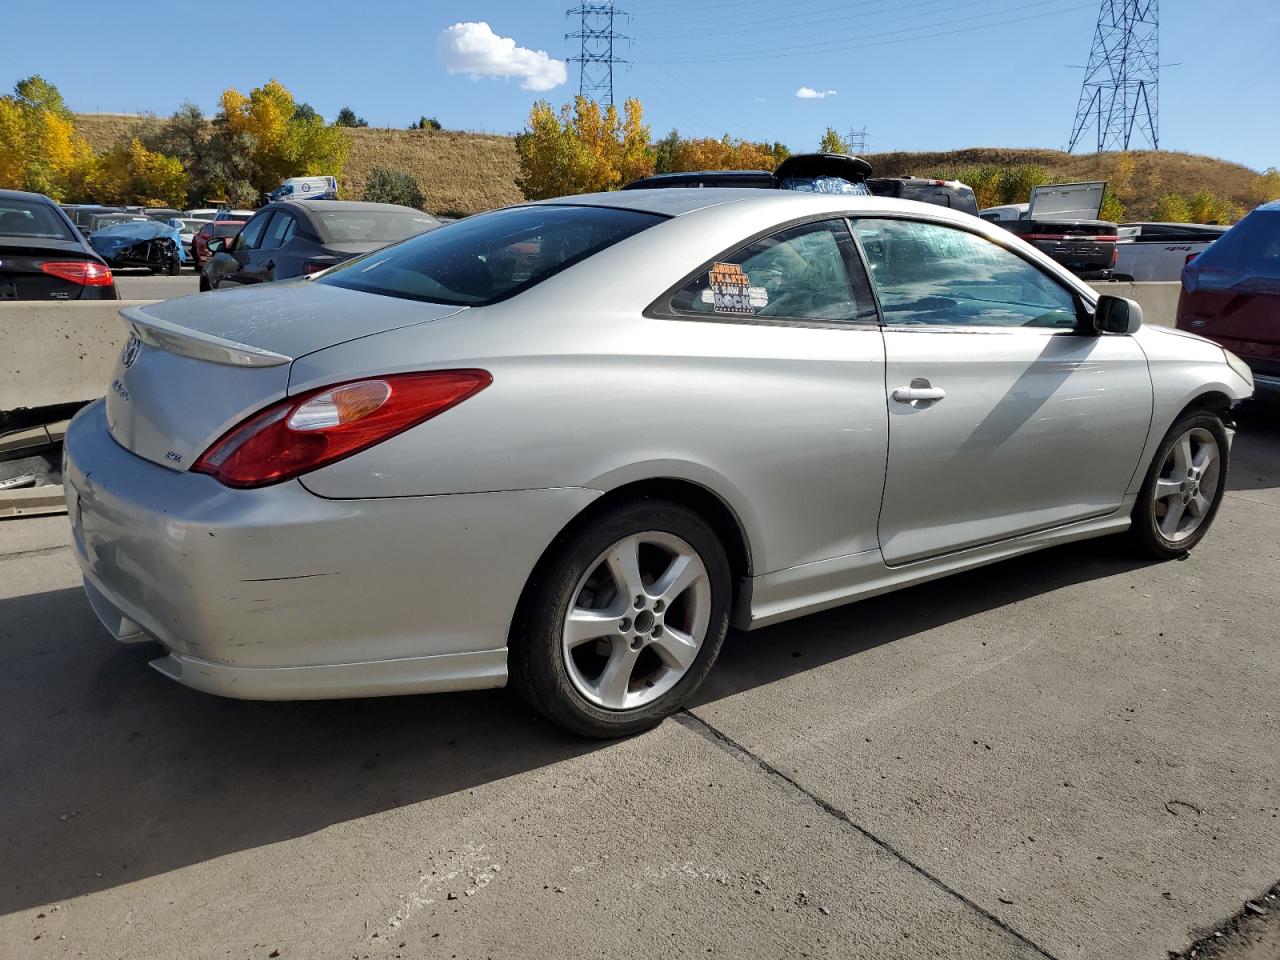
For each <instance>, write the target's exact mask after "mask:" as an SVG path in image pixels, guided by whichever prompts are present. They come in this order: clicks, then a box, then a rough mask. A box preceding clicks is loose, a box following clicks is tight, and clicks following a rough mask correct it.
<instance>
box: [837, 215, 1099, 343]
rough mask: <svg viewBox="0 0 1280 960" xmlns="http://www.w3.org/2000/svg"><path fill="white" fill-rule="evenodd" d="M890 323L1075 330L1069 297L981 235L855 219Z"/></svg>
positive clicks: (934, 226) (912, 223)
mask: <svg viewBox="0 0 1280 960" xmlns="http://www.w3.org/2000/svg"><path fill="white" fill-rule="evenodd" d="M854 230H855V232H856V233H857V234H858V240H859V241H860V242H861V243H862V249H863V250H864V251H865V252H866V255H867V264H868V266H870V268H871V279H872V282H873V283H874V284H875V287H876V291H877V292H878V293H879V294H880V308H881V310H882V311H883V313H884V322H885V323H886V324H913V325H915V324H945V325H948V326H972V327H1053V328H1062V329H1073V328H1074V327H1075V326H1076V322H1077V317H1076V301H1075V297H1074V296H1073V295H1072V293H1071V292H1070V291H1069V290H1067V289H1066V288H1065V287H1063V286H1061V285H1059V284H1058V283H1057V282H1055V281H1054V280H1053V279H1052V278H1050V277H1049V276H1048V274H1045V273H1042V272H1041V271H1040V270H1038V269H1036V267H1034V266H1032V265H1031V264H1030V263H1028V262H1027V261H1025V260H1023V259H1022V258H1021V257H1019V256H1018V255H1016V254H1013V253H1010V252H1009V251H1008V250H1005V249H1004V248H1003V247H1001V246H998V245H997V244H994V243H992V242H991V241H990V240H987V239H985V238H983V237H980V236H977V235H975V234H972V233H968V232H967V231H964V230H957V229H956V228H954V227H947V226H942V225H941V224H936V223H920V222H915V221H911V220H858V221H856V222H855V224H854Z"/></svg>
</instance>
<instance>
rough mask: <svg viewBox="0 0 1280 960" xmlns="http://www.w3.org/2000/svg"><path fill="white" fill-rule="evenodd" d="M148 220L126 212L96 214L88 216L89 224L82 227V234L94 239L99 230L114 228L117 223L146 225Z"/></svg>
mask: <svg viewBox="0 0 1280 960" xmlns="http://www.w3.org/2000/svg"><path fill="white" fill-rule="evenodd" d="M147 219H148V218H147V217H144V216H143V215H142V214H140V213H128V212H126V211H124V210H119V211H108V212H105V213H99V212H94V213H90V214H88V216H87V218H86V220H87V222H86V224H85V226H83V227H81V232H82V233H84V234H85V236H86V237H92V236H93V235H94V234H95V233H97V232H98V231H99V230H103V229H105V228H106V227H110V226H114V225H115V224H117V223H145V222H146V221H147Z"/></svg>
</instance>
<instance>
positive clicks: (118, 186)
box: [86, 138, 187, 207]
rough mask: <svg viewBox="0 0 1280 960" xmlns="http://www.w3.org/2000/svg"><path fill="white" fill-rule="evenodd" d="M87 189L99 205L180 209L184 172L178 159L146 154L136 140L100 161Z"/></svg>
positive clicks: (113, 150) (114, 150) (123, 145)
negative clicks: (133, 204)
mask: <svg viewBox="0 0 1280 960" xmlns="http://www.w3.org/2000/svg"><path fill="white" fill-rule="evenodd" d="M86 186H87V187H88V190H89V193H90V195H91V196H93V197H95V198H97V200H98V201H99V202H105V203H140V204H143V205H144V206H148V207H181V206H182V205H183V204H184V203H185V202H186V199H187V171H186V170H185V169H184V167H183V165H182V161H181V160H179V159H178V158H176V157H169V156H165V155H164V154H162V153H156V152H155V151H152V150H148V149H147V147H146V146H145V145H144V144H143V143H142V142H141V141H140V140H138V139H136V138H135V139H133V140H131V141H130V142H129V143H118V144H116V145H115V146H114V147H112V148H111V149H110V150H108V151H107V152H106V153H104V154H103V155H102V156H101V157H99V158H98V162H97V164H96V166H95V168H94V170H93V172H92V173H90V174H89V176H88V178H87V181H86Z"/></svg>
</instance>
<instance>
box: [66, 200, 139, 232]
mask: <svg viewBox="0 0 1280 960" xmlns="http://www.w3.org/2000/svg"><path fill="white" fill-rule="evenodd" d="M62 211H63V213H65V214H66V215H67V216H68V217H70V218H71V222H72V223H74V224H75V225H76V229H77V230H79V231H80V232H81V233H82V234H83V235H84V236H86V237H87V236H88V235H89V234H90V233H92V232H93V231H92V229H91V228H92V218H93V216H94V215H95V214H98V215H101V214H107V213H124V207H108V206H104V205H102V204H100V203H64V204H62Z"/></svg>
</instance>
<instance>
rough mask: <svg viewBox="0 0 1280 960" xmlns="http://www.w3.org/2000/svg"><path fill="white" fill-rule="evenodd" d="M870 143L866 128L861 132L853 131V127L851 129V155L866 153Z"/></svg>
mask: <svg viewBox="0 0 1280 960" xmlns="http://www.w3.org/2000/svg"><path fill="white" fill-rule="evenodd" d="M870 142H871V141H870V139H869V138H868V136H867V128H866V127H863V128H862V129H861V130H855V129H853V127H850V128H849V152H850V153H854V154H859V153H866V152H867V144H869V143H870Z"/></svg>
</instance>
